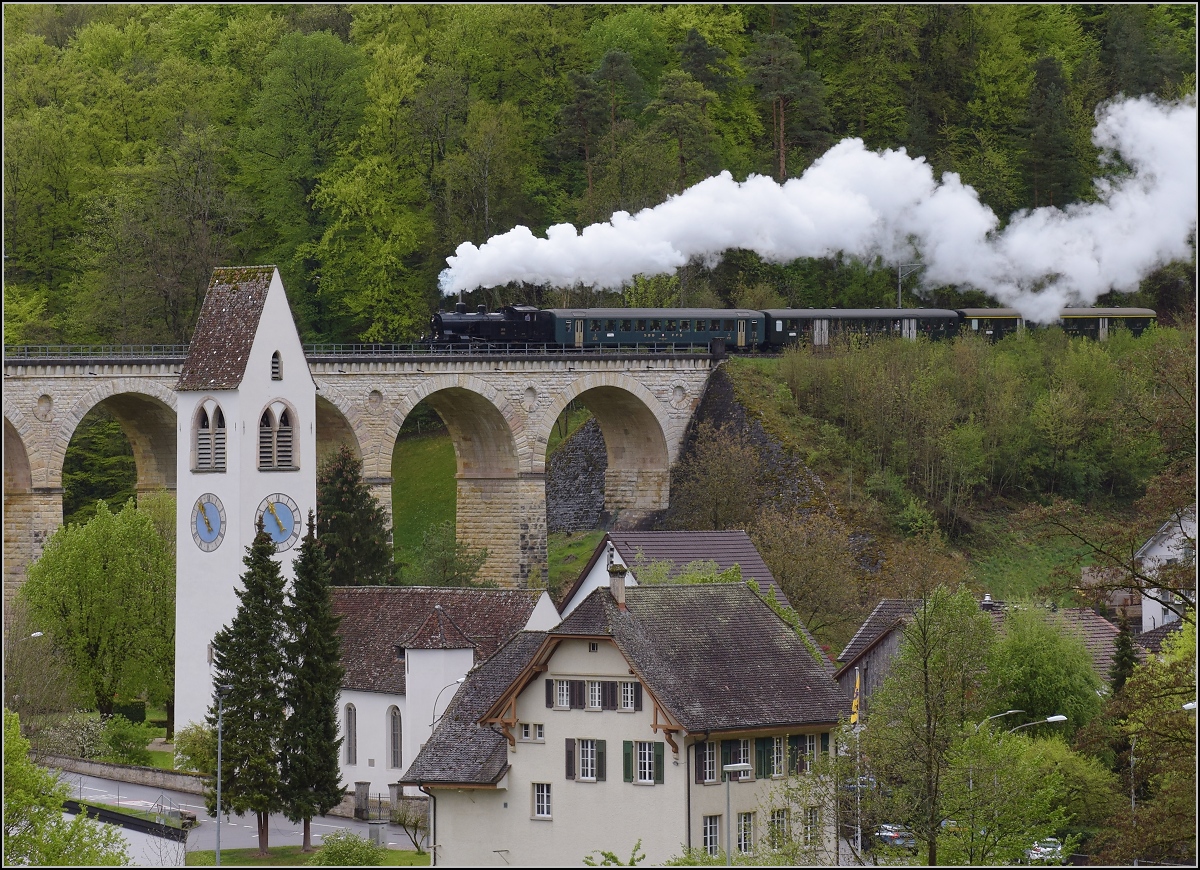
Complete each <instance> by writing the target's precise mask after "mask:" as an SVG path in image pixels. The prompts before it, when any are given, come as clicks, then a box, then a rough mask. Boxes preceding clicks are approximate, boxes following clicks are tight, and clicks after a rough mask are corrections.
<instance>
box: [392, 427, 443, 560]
mask: <svg viewBox="0 0 1200 870" xmlns="http://www.w3.org/2000/svg"><path fill="white" fill-rule="evenodd" d="M427 407H428V406H427V405H418V406H417V409H416V411H414V413H413V414H409V415H408V418H407V419H406V420H405V421H404V422H405V428H404V429H403V430H402V432H401V434H402V437H401V438H399V439H398V440H397V441H396V447H395V449H394V450H393V451H392V536H393V543H394V544H395V548H396V556H395V558H396V562H397V564H399V565H409V564H411V563H412V562H413V559H414V557H415V556H416V554H417V553H418V548H419V547H420V544H421V539H422V537H424V535H425V533H426V532H427V531H428V530H429V529H430V528H431V527H432V526H435V525H437V524H438V523H442V522H451V523H452V522H454V511H455V503H456V501H457V498H458V491H457V486H456V482H455V479H454V474H455V467H456V465H455V457H454V444H453V442H452V441H451V440H450V435H449V433H447V432H446V431H445V429H444V428H442V426H441V420H440V418H437V417H436V415H434V420H433V421H429V422H432V423H435V424H436V425H435V426H434V427H433V431H432V432H430V431H429V428H430V427H428V426H425V425H422V428H421V431H420V432H419V433H418V431H417V430H416V428H415V426H410V423H415V422H416V421H414V420H413V417H414V416H419V415H418V413H417V412H419V411H422V410H424V409H425V408H427ZM413 493H419V495H420V497H419V498H413V497H412V496H413Z"/></svg>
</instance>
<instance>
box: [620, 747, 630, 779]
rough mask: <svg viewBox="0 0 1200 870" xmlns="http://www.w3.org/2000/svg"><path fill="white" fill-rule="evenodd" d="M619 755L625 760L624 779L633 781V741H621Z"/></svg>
mask: <svg viewBox="0 0 1200 870" xmlns="http://www.w3.org/2000/svg"><path fill="white" fill-rule="evenodd" d="M621 755H622V756H623V760H624V762H625V781H626V782H633V741H632V740H623V741H621Z"/></svg>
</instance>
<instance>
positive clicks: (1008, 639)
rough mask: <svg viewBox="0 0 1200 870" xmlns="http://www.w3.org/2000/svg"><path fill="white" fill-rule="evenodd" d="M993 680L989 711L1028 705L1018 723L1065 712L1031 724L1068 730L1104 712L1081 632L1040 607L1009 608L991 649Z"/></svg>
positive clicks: (1042, 728)
mask: <svg viewBox="0 0 1200 870" xmlns="http://www.w3.org/2000/svg"><path fill="white" fill-rule="evenodd" d="M988 682H989V688H988V693H987V694H988V698H989V702H988V712H989V713H998V712H1001V711H1003V710H1024V711H1025V712H1024V714H1023V716H1022V717H1020V719H1016V718H1014V721H1013V723H1012V724H1013V725H1016V724H1018V723H1019V722H1020V721H1024V722H1037V721H1039V720H1042V719H1045V718H1046V717H1048V716H1054V715H1060V714H1061V715H1065V716H1066V717H1067V721H1066V722H1063V723H1060V724H1058V725H1050V724H1045V725H1041V726H1037V725H1035V726H1033V728H1031V729H1029V730H1034V731H1046V730H1049V729H1051V728H1053V729H1056V730H1061V731H1062V733H1064V734H1066V735H1068V736H1069V735H1071V734H1074V733H1075V731H1076V730H1078V729H1079V728H1081V727H1082V726H1084V725H1086V724H1087V723H1088V722H1090V721H1091V719H1092V717H1094V716H1095V715H1096V714H1097V713H1098V712H1100V704H1101V702H1100V697H1099V689H1100V687H1101V685H1102V683H1101V681H1100V678H1099V677H1098V676H1097V675H1096V670H1095V665H1094V664H1093V663H1092V657H1091V655H1090V654H1089V653H1088V651H1087V647H1085V646H1084V644H1083V640H1082V638H1081V637H1079V636H1078V635H1076V634H1074V633H1072V630H1071V629H1070V627H1069V626H1068V625H1066V624H1065V623H1064V622H1063V620H1062V617H1060V616H1058V615H1057V614H1055V613H1051V612H1048V611H1046V610H1044V609H1043V608H1040V607H1035V606H1031V605H1028V604H1020V603H1016V604H1014V605H1012V606H1011V607H1010V609H1009V610H1008V611H1007V612H1006V614H1005V619H1004V627H1003V631H1002V633H1001V635H1000V638H999V639H998V640H997V642H996V644H995V646H994V647H993V650H992V659H991V662H990V663H989V666H988ZM1010 727H1011V726H1010Z"/></svg>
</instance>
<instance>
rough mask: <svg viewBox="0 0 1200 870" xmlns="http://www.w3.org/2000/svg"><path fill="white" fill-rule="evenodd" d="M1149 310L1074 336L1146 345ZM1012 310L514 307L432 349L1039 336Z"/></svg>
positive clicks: (440, 330)
mask: <svg viewBox="0 0 1200 870" xmlns="http://www.w3.org/2000/svg"><path fill="white" fill-rule="evenodd" d="M1155 317H1156V315H1155V312H1154V311H1152V310H1151V309H1149V308H1065V309H1063V310H1062V312H1061V313H1060V315H1059V320H1058V323H1059V324H1060V325H1061V326H1062V328H1063V330H1064V331H1065V332H1067V333H1068V334H1070V335H1083V336H1087V337H1089V338H1094V339H1098V340H1101V341H1103V340H1104V339H1106V338H1107V337H1108V334H1109V332H1110V331H1111V330H1113V329H1115V328H1124V329H1127V330H1129V331H1130V332H1131V333H1133V334H1134V335H1140V334H1141V333H1142V331H1143V330H1144V329H1146V327H1147V326H1149V325H1150V324H1151V323H1153V322H1154V321H1155ZM1035 325H1036V324H1033V323H1029V324H1027V323H1026V322H1025V319H1024V318H1023V317H1022V316H1021V313H1020V312H1019V311H1017V310H1015V309H1012V308H964V309H957V310H955V309H946V308H771V309H766V310H763V311H752V310H748V309H725V308H534V307H533V306H529V305H506V306H504V307H503V308H501V309H500V310H499V311H488V310H487V308H486V307H485V306H482V305H480V306H479V307H478V309H477V310H476V311H468V310H467V306H466V305H465V304H464V303H462V302H459V303H458V304H457V305H456V306H455V309H454V311H439V312H437V313H436V314H434V315H433V317H432V320H431V323H430V336H431V338H430V339H429V341H430V342H431V343H432V344H434V345H435V346H439V347H470V346H482V347H496V348H497V349H499V347H500V346H504V345H510V346H511V345H525V346H530V345H541V346H544V347H546V348H547V349H578V350H587V349H603V348H607V347H612V348H617V347H637V346H647V345H650V346H655V347H664V346H666V347H679V346H702V347H708V348H709V349H710V350H711V351H712V352H714V353H717V352H724V351H725V350H731V351H759V352H764V353H773V352H778V351H780V350H782V349H783V348H785V347H788V346H790V345H797V344H806V345H809V346H812V347H824V346H828V345H829V344H830V343H831V342H832V341H833V340H834V338H835V337H837V336H838V335H844V334H847V333H859V334H867V335H880V336H886V335H892V336H898V337H901V338H908V339H915V338H917V336H925V337H926V338H929V339H934V340H936V339H941V338H952V337H954V336H956V335H958V334H959V333H960V332H973V333H976V334H979V335H983V336H985V337H987V338H989V339H990V340H992V341H998V340H999V339H1001V338H1003V337H1004V336H1006V335H1009V334H1010V333H1013V332H1017V331H1020V330H1023V329H1025V328H1027V327H1030V328H1032V327H1034V326H1035Z"/></svg>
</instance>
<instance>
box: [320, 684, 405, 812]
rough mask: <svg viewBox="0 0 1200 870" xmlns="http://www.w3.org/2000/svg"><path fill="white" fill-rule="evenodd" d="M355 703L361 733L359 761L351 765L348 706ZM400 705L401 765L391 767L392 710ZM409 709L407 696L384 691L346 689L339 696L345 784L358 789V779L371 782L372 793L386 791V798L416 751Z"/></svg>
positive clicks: (357, 727) (342, 765)
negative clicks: (410, 745)
mask: <svg viewBox="0 0 1200 870" xmlns="http://www.w3.org/2000/svg"><path fill="white" fill-rule="evenodd" d="M347 704H353V705H354V712H355V720H356V730H357V732H358V746H357V749H358V752H357V763H355V764H348V763H347V761H346V739H345V738H346V705H347ZM392 707H396V708H398V709H399V710H400V723H401V748H402V753H401V759H400V763H401V767H400V768H396V767H392V766H391V760H392V759H391V751H390V748H391V736H390V731H389V729H390V723H389V721H388V711H389V710H390V709H391V708H392ZM409 730H410V728H409V719H408V708H407V706H406V703H405V698H404V696H403V695H389V694H385V693H383V692H359V691H354V690H350V689H343V690H342V692H341V693H340V694H339V695H338V736H340V737H341V738H342V746H341V749H340V750H339V751H340V756H339V757H340V758H341V767H342V785H343V786H344V787H345V788H347V789H348V790H350V791H354V784H355V783H356V782H370V783H371V794H372V795H375V794H382V795H383V796H384V798H385V799H386V798H387V796H388V786H389V785H390V784H391V783H393V782H396V781H398V780H399V779H400V775H401V774H402V773H403V772H404V771H403V766H406V765H407V764H408V763H409V762H410V761H412V760H413V758H415V757H416V754H415V752H413V754H409V748H408V746H407V742H408V739H409V737H408V734H409Z"/></svg>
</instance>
